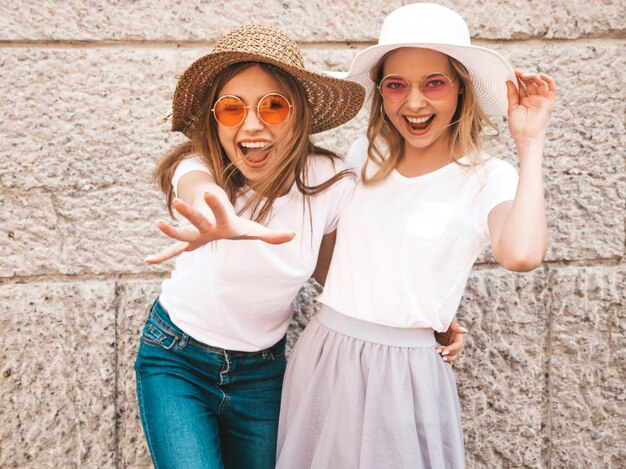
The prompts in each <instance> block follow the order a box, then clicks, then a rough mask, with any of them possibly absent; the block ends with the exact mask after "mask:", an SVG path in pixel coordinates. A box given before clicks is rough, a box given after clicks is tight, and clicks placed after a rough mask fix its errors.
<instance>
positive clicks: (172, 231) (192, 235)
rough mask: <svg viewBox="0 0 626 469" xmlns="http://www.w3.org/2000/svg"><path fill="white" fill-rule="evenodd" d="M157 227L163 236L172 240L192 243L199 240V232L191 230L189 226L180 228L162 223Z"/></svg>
mask: <svg viewBox="0 0 626 469" xmlns="http://www.w3.org/2000/svg"><path fill="white" fill-rule="evenodd" d="M157 227H158V228H159V230H160V231H161V232H162V233H163V234H165V235H166V236H169V237H170V238H174V239H177V240H178V241H184V242H191V241H196V240H197V238H198V232H197V231H196V230H195V229H190V227H188V226H185V227H182V228H179V227H176V226H172V225H170V224H169V223H167V222H164V221H160V222H159V223H158V224H157Z"/></svg>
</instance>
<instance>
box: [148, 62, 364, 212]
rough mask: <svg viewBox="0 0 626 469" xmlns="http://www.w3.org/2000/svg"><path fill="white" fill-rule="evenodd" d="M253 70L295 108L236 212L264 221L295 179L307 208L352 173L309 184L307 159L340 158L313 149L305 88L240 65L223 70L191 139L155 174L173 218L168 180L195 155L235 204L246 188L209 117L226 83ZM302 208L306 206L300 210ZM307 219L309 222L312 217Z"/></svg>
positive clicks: (280, 74)
mask: <svg viewBox="0 0 626 469" xmlns="http://www.w3.org/2000/svg"><path fill="white" fill-rule="evenodd" d="M253 65H259V66H260V67H261V68H262V69H263V70H264V71H266V72H267V73H269V74H270V75H272V77H273V78H274V79H275V80H276V81H277V82H278V84H279V85H280V86H281V88H282V89H284V90H285V94H286V95H287V98H289V100H290V101H291V103H292V105H293V108H292V109H293V112H292V114H291V115H290V117H289V120H288V122H287V125H288V126H289V129H288V131H287V132H285V133H284V135H283V136H282V137H281V139H280V140H279V141H277V142H275V150H276V151H277V154H276V155H274V157H273V158H272V160H273V164H272V166H271V167H270V170H269V171H268V174H266V175H265V176H264V177H263V178H262V179H261V180H260V181H258V183H257V184H256V185H255V189H254V195H253V196H251V197H250V198H249V199H248V200H247V201H246V203H245V204H244V206H243V207H242V208H241V209H240V210H239V214H241V213H243V212H245V211H246V210H248V209H249V208H252V217H251V218H252V219H253V220H254V221H256V222H259V223H263V222H265V221H267V220H268V218H269V216H270V214H271V209H272V205H273V203H274V202H275V201H276V199H277V198H278V197H280V196H281V195H283V193H284V191H285V188H286V187H288V186H290V184H291V183H292V181H294V180H295V184H296V186H297V188H298V190H299V191H300V192H301V193H302V194H304V195H305V197H304V200H303V204H306V206H308V207H309V208H310V200H309V196H311V195H315V194H318V193H320V192H323V191H325V190H327V189H328V188H330V187H331V186H332V185H333V184H335V183H336V182H337V181H338V180H339V179H341V178H343V177H346V176H349V175H351V174H352V173H351V172H350V171H349V170H343V171H341V172H339V173H337V174H336V175H335V176H333V177H332V178H330V179H329V180H327V181H325V182H323V183H322V184H319V185H316V186H309V185H308V183H307V179H308V177H307V171H308V164H307V163H308V159H309V158H310V157H312V156H313V155H321V156H324V157H327V158H329V159H331V160H334V159H335V158H338V156H337V155H336V154H335V153H333V152H331V151H329V150H326V149H324V148H321V147H318V146H316V145H314V144H313V142H312V141H311V129H312V128H313V114H312V110H311V106H310V104H309V103H308V101H307V96H306V92H305V91H304V88H303V87H302V86H301V85H300V84H299V83H298V81H297V80H296V79H295V78H293V77H292V76H291V75H289V74H288V73H286V72H284V71H283V70H281V69H280V68H278V67H276V66H274V65H271V64H266V63H262V62H241V63H237V64H233V65H231V66H230V67H227V68H226V69H225V70H224V71H222V72H221V73H220V74H219V75H218V76H217V78H216V79H215V80H214V81H213V82H212V83H211V84H210V85H209V87H208V88H207V90H206V99H205V104H204V106H203V107H202V110H201V111H200V115H199V117H198V124H197V125H196V126H195V128H194V130H193V134H192V135H191V139H190V140H189V141H187V142H185V143H183V144H181V145H178V146H177V147H175V148H173V149H172V150H171V151H170V152H168V153H167V154H166V155H165V156H164V157H163V158H162V160H161V161H160V162H159V164H158V166H157V168H156V169H155V171H154V173H153V180H154V182H155V183H156V185H157V187H158V188H159V189H160V190H161V191H162V192H163V193H164V194H165V197H166V203H167V207H168V210H169V212H170V214H171V215H173V212H172V200H173V198H174V188H173V187H172V176H173V175H174V171H175V170H176V166H177V165H178V164H179V163H180V162H181V161H182V160H184V159H185V158H187V157H189V156H190V155H195V156H198V157H200V158H201V159H202V160H203V161H204V162H205V163H206V165H207V166H208V168H209V169H210V171H211V174H212V176H213V178H214V180H215V183H216V184H218V185H219V186H220V187H221V188H222V189H224V191H225V192H226V194H227V195H228V198H229V200H230V201H231V203H232V204H233V205H234V204H235V201H236V199H237V198H238V197H239V196H240V195H241V194H242V193H243V190H244V186H245V185H246V180H245V177H244V175H243V174H242V173H241V171H239V170H238V169H237V167H236V166H235V165H234V164H233V163H232V162H231V161H230V158H228V155H227V154H226V151H225V150H224V148H223V147H222V145H221V144H220V141H219V137H218V133H217V125H218V124H217V122H216V121H215V119H213V118H212V116H211V108H212V106H213V103H215V101H216V100H217V97H218V96H219V92H220V91H221V89H222V88H223V87H224V86H225V85H226V83H227V82H228V81H229V80H230V79H231V78H233V77H234V76H235V75H237V74H238V73H241V72H242V71H244V70H245V69H247V68H249V67H252V66H253ZM304 209H305V207H303V210H304ZM309 217H311V214H310V213H309Z"/></svg>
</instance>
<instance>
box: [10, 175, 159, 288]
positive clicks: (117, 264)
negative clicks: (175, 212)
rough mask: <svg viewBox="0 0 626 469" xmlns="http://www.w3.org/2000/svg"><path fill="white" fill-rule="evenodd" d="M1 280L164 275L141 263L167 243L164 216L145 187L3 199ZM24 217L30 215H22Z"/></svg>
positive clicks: (39, 193) (41, 193) (37, 191)
mask: <svg viewBox="0 0 626 469" xmlns="http://www.w3.org/2000/svg"><path fill="white" fill-rule="evenodd" d="M0 213H1V216H0V230H2V233H3V235H2V236H3V238H4V239H3V241H2V243H0V254H1V255H2V264H1V267H0V276H4V277H13V276H25V275H32V274H37V275H42V274H56V273H63V274H101V273H122V272H126V273H130V272H146V271H148V270H152V271H162V270H163V269H164V268H166V267H160V266H157V267H148V266H147V264H146V263H145V262H144V261H143V259H144V258H145V257H146V255H148V254H149V253H153V252H156V251H158V250H159V249H160V248H162V247H164V246H165V245H166V244H167V243H168V241H167V240H166V239H165V236H162V235H161V234H160V233H159V231H158V229H157V228H156V226H155V224H154V221H155V220H157V219H158V218H164V217H165V216H166V215H165V213H164V209H163V208H162V204H161V201H160V200H159V198H158V196H157V194H156V193H155V192H154V191H152V190H151V189H150V188H148V186H147V185H145V184H143V185H138V186H137V187H134V188H131V187H128V186H126V187H124V186H121V187H114V186H111V187H109V188H107V189H102V190H93V191H89V192H79V193H73V194H71V195H65V194H62V193H54V192H48V191H45V190H41V189H34V190H32V191H29V192H21V193H20V192H15V191H9V192H8V193H7V192H5V193H4V194H0ZM24 214H26V216H24Z"/></svg>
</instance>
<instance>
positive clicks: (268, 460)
mask: <svg viewBox="0 0 626 469" xmlns="http://www.w3.org/2000/svg"><path fill="white" fill-rule="evenodd" d="M285 365H286V361H285V339H284V338H283V339H282V340H281V341H280V342H278V343H277V344H276V345H274V346H272V347H270V348H268V349H266V350H262V351H259V352H237V351H230V350H224V349H220V348H216V347H211V346H209V345H206V344H203V343H201V342H198V341H196V340H194V339H193V338H191V337H189V335H187V334H185V333H184V332H183V331H181V330H180V329H179V328H178V327H176V326H175V325H174V324H173V323H172V321H171V320H170V318H169V315H168V314H167V311H165V309H164V308H163V307H162V306H161V305H160V303H159V302H158V300H157V301H156V302H155V304H154V305H153V307H152V310H151V311H150V315H149V316H148V320H147V321H146V325H145V327H144V329H143V332H142V335H141V342H140V345H139V352H138V354H137V360H136V361H135V373H136V378H137V397H138V401H139V411H140V414H141V423H142V425H143V430H144V433H145V435H146V440H147V442H148V447H149V449H150V453H151V455H152V461H153V462H154V466H155V468H156V469H178V468H181V469H182V468H185V469H205V468H206V469H217V468H233V469H234V468H236V469H248V468H250V469H270V468H272V469H273V468H274V466H275V462H276V436H277V427H278V412H279V408H280V394H281V387H282V382H283V375H284V373H285Z"/></svg>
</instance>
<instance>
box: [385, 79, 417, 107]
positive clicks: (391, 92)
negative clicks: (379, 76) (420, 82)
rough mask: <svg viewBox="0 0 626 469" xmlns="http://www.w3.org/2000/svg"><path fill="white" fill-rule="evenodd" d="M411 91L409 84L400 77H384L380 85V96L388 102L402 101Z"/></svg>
mask: <svg viewBox="0 0 626 469" xmlns="http://www.w3.org/2000/svg"><path fill="white" fill-rule="evenodd" d="M409 91H411V84H410V83H409V82H407V81H406V80H405V79H404V78H402V77H400V76H395V75H391V76H388V77H385V79H384V80H383V81H382V83H381V84H380V94H382V95H383V98H385V99H387V100H389V101H402V100H403V99H404V98H406V97H407V96H408V94H409Z"/></svg>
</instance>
